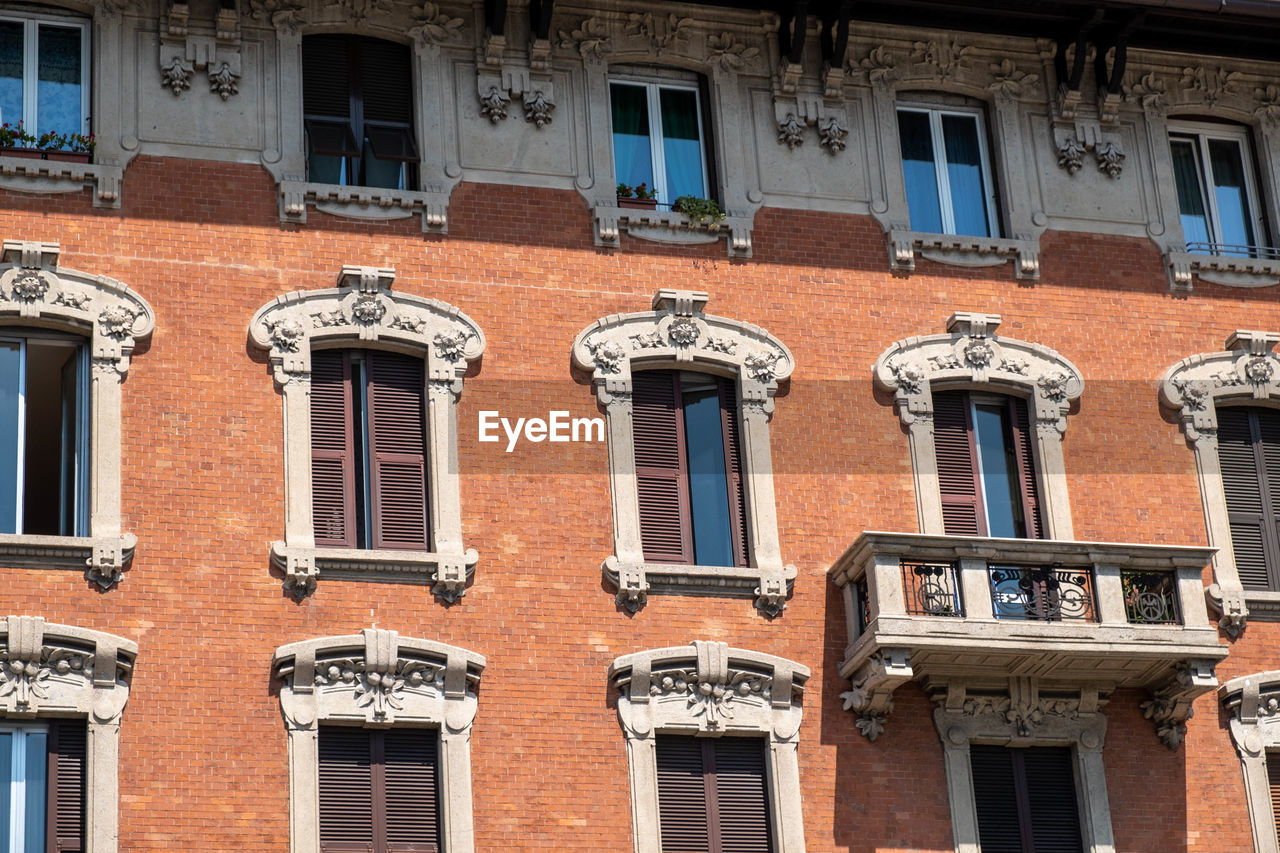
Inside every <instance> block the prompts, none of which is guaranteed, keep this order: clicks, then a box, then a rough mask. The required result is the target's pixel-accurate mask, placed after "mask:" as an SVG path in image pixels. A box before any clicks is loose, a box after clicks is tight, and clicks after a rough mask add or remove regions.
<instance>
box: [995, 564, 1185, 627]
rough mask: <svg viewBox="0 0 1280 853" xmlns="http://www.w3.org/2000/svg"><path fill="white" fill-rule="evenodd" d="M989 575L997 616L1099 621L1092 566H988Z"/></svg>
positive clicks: (1043, 620) (1044, 619)
mask: <svg viewBox="0 0 1280 853" xmlns="http://www.w3.org/2000/svg"><path fill="white" fill-rule="evenodd" d="M1166 574H1167V573H1166ZM987 577H988V579H989V582H990V584H991V610H992V614H993V615H994V616H995V617H996V618H997V619H1034V620H1036V621H1039V622H1058V621H1061V620H1063V619H1081V620H1083V621H1085V622H1097V621H1098V615H1097V604H1096V602H1095V599H1094V592H1093V570H1092V569H1087V568H1085V569H1080V568H1072V569H1064V568H1060V567H1057V566H988V568H987Z"/></svg>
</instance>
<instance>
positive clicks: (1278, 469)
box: [1253, 409, 1280, 590]
mask: <svg viewBox="0 0 1280 853" xmlns="http://www.w3.org/2000/svg"><path fill="white" fill-rule="evenodd" d="M1253 414H1254V417H1255V418H1256V419H1257V429H1258V433H1257V435H1258V447H1257V455H1258V462H1259V465H1260V466H1261V468H1262V519H1263V527H1264V534H1265V535H1264V542H1265V543H1266V549H1267V575H1268V579H1269V587H1268V588H1269V589H1273V590H1280V509H1277V507H1278V506H1280V412H1277V411H1276V410H1275V409H1254V411H1253Z"/></svg>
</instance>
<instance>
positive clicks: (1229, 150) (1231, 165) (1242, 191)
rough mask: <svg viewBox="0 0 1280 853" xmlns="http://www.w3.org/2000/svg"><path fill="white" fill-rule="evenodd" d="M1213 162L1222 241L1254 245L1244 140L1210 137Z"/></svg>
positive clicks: (1232, 243)
mask: <svg viewBox="0 0 1280 853" xmlns="http://www.w3.org/2000/svg"><path fill="white" fill-rule="evenodd" d="M1209 165H1210V168H1211V169H1212V173H1213V197H1214V201H1215V202H1217V205H1218V232H1219V233H1218V242H1219V243H1227V244H1229V245H1234V246H1252V245H1254V235H1253V221H1252V214H1251V213H1250V212H1249V195H1248V193H1249V190H1248V187H1246V186H1245V179H1244V159H1243V155H1242V152H1241V150H1240V143H1239V142H1236V141H1235V140H1232V139H1210V140H1209ZM1222 254H1239V255H1248V252H1245V251H1235V252H1229V251H1224V252H1222Z"/></svg>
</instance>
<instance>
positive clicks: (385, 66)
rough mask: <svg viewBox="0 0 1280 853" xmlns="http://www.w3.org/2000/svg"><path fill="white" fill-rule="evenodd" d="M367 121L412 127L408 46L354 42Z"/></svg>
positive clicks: (365, 40) (361, 39)
mask: <svg viewBox="0 0 1280 853" xmlns="http://www.w3.org/2000/svg"><path fill="white" fill-rule="evenodd" d="M355 45H356V51H357V55H358V57H359V60H358V62H359V72H358V74H359V79H360V95H361V99H362V101H363V104H364V120H365V121H374V122H394V123H396V124H404V125H409V124H412V123H413V85H412V83H411V71H410V61H409V46H408V45H404V44H398V43H396V42H393V41H384V40H383V39H373V38H365V37H358V38H356V39H355Z"/></svg>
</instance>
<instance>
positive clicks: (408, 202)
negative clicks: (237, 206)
mask: <svg viewBox="0 0 1280 853" xmlns="http://www.w3.org/2000/svg"><path fill="white" fill-rule="evenodd" d="M279 192H280V198H279V201H280V221H281V222H296V223H305V222H306V221H307V208H308V207H314V208H315V209H316V210H318V211H320V212H321V213H327V214H329V215H331V216H339V217H342V218H344V219H357V220H375V221H386V220H389V219H408V218H409V217H411V216H415V215H417V216H421V217H422V231H423V233H424V234H447V233H448V231H449V218H448V208H449V193H447V192H443V191H440V190H436V189H428V190H392V189H382V188H379V187H352V186H339V185H336V184H312V183H307V182H305V181H281V182H280V190H279Z"/></svg>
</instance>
